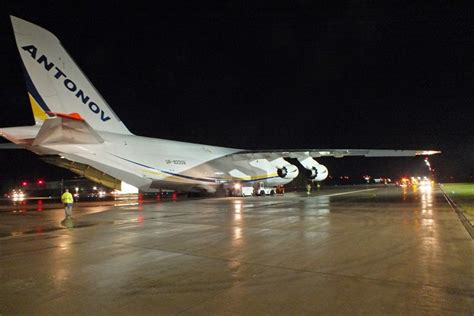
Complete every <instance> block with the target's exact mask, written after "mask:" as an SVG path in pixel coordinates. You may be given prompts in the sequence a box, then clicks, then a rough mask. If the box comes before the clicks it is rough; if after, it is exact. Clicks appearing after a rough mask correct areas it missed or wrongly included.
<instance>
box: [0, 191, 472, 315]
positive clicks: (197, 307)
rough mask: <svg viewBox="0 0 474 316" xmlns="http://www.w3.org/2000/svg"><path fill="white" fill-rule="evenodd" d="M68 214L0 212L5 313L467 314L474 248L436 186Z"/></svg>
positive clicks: (0, 306)
mask: <svg viewBox="0 0 474 316" xmlns="http://www.w3.org/2000/svg"><path fill="white" fill-rule="evenodd" d="M73 213H74V215H73V217H74V218H73V220H72V223H70V224H72V225H69V224H68V225H64V222H63V225H61V221H63V219H64V211H63V210H62V209H60V208H52V209H43V208H42V209H41V210H38V209H34V208H32V209H21V208H15V209H13V208H12V209H11V210H3V211H2V212H0V237H1V238H0V314H1V315H17V314H35V315H64V314H68V315H78V314H79V315H82V314H93V315H102V314H106V315H110V314H118V315H123V314H127V315H128V314H133V315H176V314H184V315H201V314H207V315H208V314H214V315H228V314H237V315H262V314H266V315H295V314H296V315H314V314H330V315H335V314H337V315H339V314H355V313H357V314H371V315H372V314H376V315H381V314H383V315H387V314H429V315H433V314H435V315H439V314H456V315H472V314H473V313H474V282H473V281H474V277H473V276H474V242H473V240H472V239H471V237H470V235H469V234H468V233H467V232H466V230H465V229H464V227H463V225H462V224H461V222H460V220H459V218H458V217H457V215H456V213H455V212H454V211H453V210H452V209H451V207H450V206H449V204H448V203H447V202H446V200H445V199H444V197H443V195H442V194H441V192H440V191H439V189H438V188H437V187H433V188H432V189H429V188H399V187H379V188H365V187H363V186H362V187H350V188H347V189H341V190H327V191H320V192H313V194H312V195H311V196H309V197H307V196H306V195H305V194H304V193H302V194H298V193H289V194H286V195H284V196H274V197H247V198H211V199H193V200H178V201H159V202H154V203H143V204H137V203H128V204H127V203H123V204H122V205H117V206H114V205H113V204H111V205H102V206H90V205H87V206H85V205H81V204H77V205H75V207H74V211H73ZM68 227H70V228H68Z"/></svg>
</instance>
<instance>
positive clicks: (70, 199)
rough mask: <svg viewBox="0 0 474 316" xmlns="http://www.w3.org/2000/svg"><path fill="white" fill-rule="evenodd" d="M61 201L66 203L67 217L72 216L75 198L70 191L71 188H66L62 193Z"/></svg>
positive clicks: (65, 211)
mask: <svg viewBox="0 0 474 316" xmlns="http://www.w3.org/2000/svg"><path fill="white" fill-rule="evenodd" d="M61 202H63V204H64V213H65V215H66V219H67V218H72V203H74V198H73V197H72V194H71V193H69V189H66V190H65V192H64V193H63V195H61Z"/></svg>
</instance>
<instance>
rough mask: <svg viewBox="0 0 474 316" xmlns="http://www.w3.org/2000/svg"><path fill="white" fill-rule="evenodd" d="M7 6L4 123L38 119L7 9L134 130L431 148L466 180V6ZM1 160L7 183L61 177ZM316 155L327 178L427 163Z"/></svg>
mask: <svg viewBox="0 0 474 316" xmlns="http://www.w3.org/2000/svg"><path fill="white" fill-rule="evenodd" d="M11 2H12V3H11V4H3V7H1V6H0V9H1V10H0V13H1V14H0V36H1V39H0V40H1V43H2V44H1V46H0V58H1V60H2V63H1V65H2V66H1V67H2V71H1V74H2V76H1V77H0V81H1V82H0V84H1V87H2V88H1V90H0V96H1V103H2V104H1V115H0V126H3V127H6V126H18V125H25V124H32V123H33V119H32V115H31V112H30V111H31V110H30V107H29V103H28V99H27V94H26V88H25V84H24V80H23V75H22V71H21V67H20V58H19V55H18V51H17V48H16V45H15V40H14V36H13V31H12V27H11V24H10V18H9V15H10V14H12V15H15V16H18V17H20V18H23V19H26V20H28V21H31V22H33V23H36V24H38V25H40V26H42V27H44V28H46V29H48V30H50V31H51V32H53V33H54V34H56V35H57V37H58V38H59V39H60V40H61V41H62V43H63V46H64V47H65V48H66V49H67V50H68V52H69V53H70V54H71V56H72V57H73V58H74V59H75V61H76V62H77V64H78V65H79V66H80V67H81V68H82V70H83V71H84V72H85V73H86V75H87V76H88V77H89V79H90V80H91V81H92V83H93V84H94V85H95V87H96V88H97V89H98V90H99V91H100V92H101V94H102V95H103V96H104V98H105V99H106V100H107V101H108V103H109V104H110V105H111V107H112V108H113V110H114V111H115V112H116V113H117V115H118V116H119V117H120V118H121V119H122V121H124V123H125V125H126V126H127V127H128V128H129V129H130V130H131V131H132V132H133V133H135V134H137V135H142V136H150V137H158V138H165V139H173V140H180V141H187V142H196V143H204V144H211V145H217V146H225V147H234V148H246V149H259V148H260V149H272V148H275V149H276V148H278V149H279V148H380V149H384V148H387V149H437V150H442V151H443V154H442V155H439V156H436V157H432V158H431V161H432V165H433V166H434V168H435V169H436V174H437V175H438V177H439V179H440V180H442V181H447V180H449V179H451V178H450V177H453V179H454V180H468V181H473V178H472V177H473V173H474V127H473V126H474V124H473V121H474V109H473V101H474V92H473V91H474V90H473V87H474V84H473V83H474V18H473V17H474V7H473V5H469V4H468V3H469V2H466V4H464V5H463V4H462V3H461V2H454V1H452V2H445V3H444V4H440V3H437V4H436V5H435V4H425V5H421V4H420V5H414V4H413V3H411V2H403V3H399V4H398V5H389V4H388V2H387V1H346V2H344V3H343V4H339V5H338V6H331V7H328V6H321V5H317V4H314V3H313V2H312V1H304V0H302V1H289V2H288V3H289V5H275V3H277V2H269V3H274V4H273V6H271V7H270V6H264V5H261V6H258V5H252V6H249V5H247V4H245V5H244V4H241V3H240V2H238V1H221V2H218V3H220V4H219V5H216V6H208V7H205V6H202V4H201V5H198V4H200V3H199V2H198V1H190V2H173V3H176V4H175V5H173V6H170V5H167V6H160V5H155V6H153V7H150V6H149V5H148V6H147V5H140V3H139V2H136V1H134V2H130V3H131V4H129V5H127V6H125V5H122V4H120V2H117V4H110V5H99V4H97V3H92V2H91V3H87V2H82V1H76V2H74V3H72V2H69V1H61V2H59V1H43V0H42V1H36V2H33V3H31V1H28V2H29V3H27V2H25V1H11ZM96 2H98V1H96ZM278 3H281V2H278ZM315 3H317V2H315ZM13 161H15V162H16V163H15V165H16V166H18V168H12V167H11V166H12V162H13ZM0 162H1V164H0V176H1V179H2V181H6V179H20V178H21V177H25V176H29V177H38V176H44V175H46V176H45V177H46V178H48V177H49V178H58V177H63V176H67V175H69V173H66V172H65V171H63V170H61V169H59V168H57V167H53V166H48V165H47V164H45V163H43V162H41V161H40V160H39V159H38V158H36V156H35V155H34V154H32V153H28V152H25V151H22V152H19V151H2V152H0ZM324 163H325V164H327V165H328V167H329V171H330V174H333V175H334V176H339V175H342V174H351V175H354V176H357V175H364V174H366V173H373V174H374V175H388V176H397V175H401V173H410V172H416V170H417V169H420V168H422V166H423V158H406V159H398V158H397V159H394V158H391V159H380V158H379V159H373V158H372V159H359V158H344V159H325V160H324Z"/></svg>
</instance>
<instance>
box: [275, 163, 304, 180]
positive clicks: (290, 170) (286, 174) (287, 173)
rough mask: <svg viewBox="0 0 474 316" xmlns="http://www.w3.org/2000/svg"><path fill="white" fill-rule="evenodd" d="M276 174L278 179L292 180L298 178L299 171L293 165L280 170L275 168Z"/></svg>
mask: <svg viewBox="0 0 474 316" xmlns="http://www.w3.org/2000/svg"><path fill="white" fill-rule="evenodd" d="M277 173H278V176H279V177H280V178H285V179H294V178H296V177H297V176H298V174H299V173H300V171H299V170H298V167H296V166H295V165H292V164H288V165H285V166H283V167H281V168H277Z"/></svg>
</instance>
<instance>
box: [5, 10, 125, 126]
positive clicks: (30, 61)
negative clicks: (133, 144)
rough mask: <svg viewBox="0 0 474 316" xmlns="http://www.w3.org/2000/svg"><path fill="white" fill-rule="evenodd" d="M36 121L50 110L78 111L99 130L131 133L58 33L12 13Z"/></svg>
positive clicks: (40, 120)
mask: <svg viewBox="0 0 474 316" xmlns="http://www.w3.org/2000/svg"><path fill="white" fill-rule="evenodd" d="M11 21H12V25H13V30H14V32H15V40H16V44H17V47H18V50H19V52H20V56H21V59H22V61H23V67H24V72H25V79H26V85H27V88H28V95H29V99H30V103H31V107H32V109H33V115H34V117H35V121H36V124H42V122H43V121H44V120H46V119H48V118H49V117H50V116H53V114H51V113H65V114H68V113H78V114H79V115H80V116H81V117H82V118H84V119H85V120H86V121H87V122H88V123H89V125H90V126H92V127H93V128H94V129H95V130H98V131H107V132H113V133H120V134H131V133H130V132H129V130H128V129H127V128H126V127H125V125H124V124H123V123H122V121H121V120H120V119H119V118H118V116H117V115H116V114H115V113H114V112H113V111H112V109H111V108H110V106H109V105H108V104H107V102H106V101H105V100H104V98H102V96H101V95H100V94H99V92H98V91H97V90H96V89H95V88H94V86H93V85H92V83H91V82H90V81H89V80H88V79H87V77H86V76H85V75H84V74H83V73H82V71H81V70H80V69H79V67H78V66H77V65H76V64H75V62H74V61H73V60H72V58H71V57H70V56H69V54H68V53H67V52H66V50H65V49H64V48H63V46H62V45H61V43H60V41H59V40H58V39H57V37H56V36H55V35H54V34H52V33H50V32H49V31H47V30H45V29H43V28H41V27H39V26H37V25H35V24H33V23H30V22H28V21H25V20H22V19H19V18H17V17H14V16H11Z"/></svg>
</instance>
